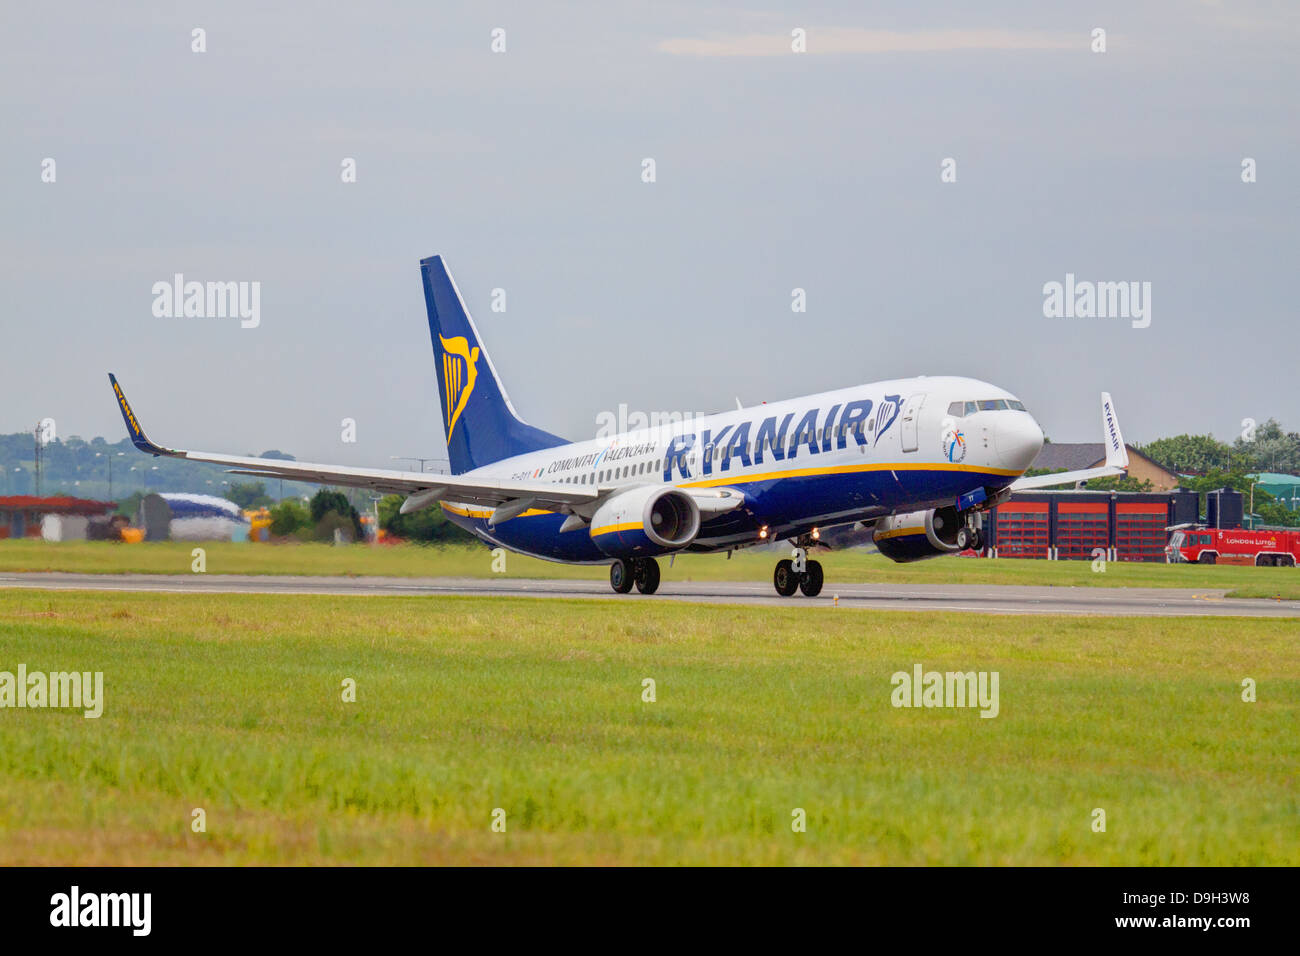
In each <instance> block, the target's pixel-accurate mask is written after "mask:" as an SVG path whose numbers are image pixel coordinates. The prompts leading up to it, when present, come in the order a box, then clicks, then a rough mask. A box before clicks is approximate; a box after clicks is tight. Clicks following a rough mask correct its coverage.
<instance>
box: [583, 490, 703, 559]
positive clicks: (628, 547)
mask: <svg viewBox="0 0 1300 956" xmlns="http://www.w3.org/2000/svg"><path fill="white" fill-rule="evenodd" d="M590 529H591V530H590V534H591V540H592V541H594V542H595V543H596V547H598V548H600V550H601V551H603V552H605V553H606V554H607V555H609V556H610V557H611V558H634V557H635V558H648V557H653V556H654V555H657V554H667V553H668V552H670V551H680V550H681V549H682V548H684V547H686V546H687V545H688V544H690V543H691V542H692V541H694V540H695V536H696V535H697V534H699V533H700V507H699V505H698V504H696V503H695V499H694V498H692V497H691V496H690V495H689V494H687V493H686V492H684V491H682V490H681V489H679V488H669V487H655V486H653V485H646V486H643V487H639V488H629V489H628V490H627V491H621V492H619V493H618V494H616V495H613V496H611V497H610V498H609V499H607V500H606V501H605V502H603V503H602V504H601V506H600V507H599V508H597V509H596V511H595V513H594V514H593V515H592V516H591V524H590Z"/></svg>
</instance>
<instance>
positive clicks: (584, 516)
mask: <svg viewBox="0 0 1300 956" xmlns="http://www.w3.org/2000/svg"><path fill="white" fill-rule="evenodd" d="M420 265H421V271H422V273H423V277H424V298H425V302H426V304H427V306H428V312H429V332H430V335H431V337H432V340H433V352H434V358H435V362H434V365H435V368H436V370H437V375H438V386H439V394H440V395H441V399H442V401H441V404H442V413H443V426H444V428H445V429H446V439H447V450H448V455H449V457H450V461H451V474H449V475H431V474H416V473H414V472H405V471H394V470H382V469H369V468H350V467H345V466H340V465H316V464H310V463H307V462H298V461H280V460H276V459H267V458H242V457H237V456H233V455H220V454H213V453H209V452H196V451H180V450H177V449H173V448H164V447H162V446H160V445H156V444H154V443H153V442H151V441H150V440H149V439H148V438H147V437H145V433H144V430H143V429H142V428H141V426H140V422H139V420H138V419H137V418H136V416H135V414H134V413H133V412H132V410H131V406H130V405H129V404H128V403H127V400H126V396H125V395H124V394H123V392H122V388H121V386H120V385H119V384H118V382H117V379H116V377H115V376H113V375H112V374H110V375H109V381H110V382H111V383H112V386H113V391H114V393H115V395H116V397H117V401H118V404H119V406H120V407H121V410H122V417H123V419H124V420H125V421H126V427H127V431H128V433H129V434H130V436H131V440H132V441H133V442H134V443H135V446H136V447H137V448H139V449H140V450H141V451H144V452H148V453H149V454H151V455H166V456H168V457H171V458H186V459H190V460H192V461H205V462H212V463H215V464H219V465H226V466H229V469H230V471H231V472H232V473H233V474H238V475H253V476H256V477H259V478H288V479H292V480H297V481H308V482H315V483H318V484H327V485H339V486H349V487H354V488H366V489H370V490H372V491H377V492H384V493H397V494H401V495H405V496H406V500H405V502H404V503H403V504H402V508H401V510H402V512H403V513H408V512H411V511H414V510H417V509H420V508H425V507H428V506H429V505H431V504H434V503H435V502H436V503H437V504H438V505H440V506H441V507H442V508H443V510H444V511H445V512H446V513H447V516H448V517H449V518H450V519H451V520H452V521H454V522H456V523H457V524H458V525H460V526H462V527H464V528H466V529H468V530H469V531H470V532H472V533H473V534H475V535H476V536H478V537H479V538H480V539H482V540H483V541H485V542H487V543H488V544H489V545H491V546H494V547H496V546H500V547H503V548H509V549H510V550H512V551H517V552H521V553H523V554H529V555H533V556H535V557H539V558H546V559H548V560H551V561H563V562H571V563H583V564H602V563H608V564H610V572H609V583H610V585H611V586H612V587H613V588H614V590H615V591H617V592H619V593H627V592H628V591H630V590H631V589H632V587H633V585H635V586H636V587H637V588H638V589H639V590H640V591H641V592H642V593H644V594H652V593H654V591H655V589H656V588H657V587H658V586H659V564H658V562H657V561H656V558H657V557H660V556H664V555H673V554H677V553H679V552H716V551H731V550H734V549H737V548H745V547H750V546H752V545H756V544H760V543H763V542H773V541H783V540H788V541H789V542H790V543H791V544H792V546H793V550H792V551H791V558H789V559H785V560H782V561H779V562H778V563H777V565H776V571H775V574H774V575H773V583H774V585H775V586H776V590H777V593H778V594H780V595H782V596H786V597H788V596H790V595H792V594H794V592H795V591H796V590H801V591H802V592H803V593H804V594H805V595H807V596H809V597H813V596H816V595H817V594H818V593H820V591H821V588H822V567H821V564H820V563H819V562H817V561H814V560H809V559H808V558H807V550H808V549H809V548H810V547H812V546H813V545H815V544H816V543H818V542H819V540H820V538H821V536H822V533H823V532H824V531H826V530H827V529H840V530H841V531H849V532H850V533H849V534H847V535H845V534H841V533H837V534H836V535H835V537H836V539H837V540H844V539H846V538H847V539H848V540H861V541H863V542H864V543H865V542H866V541H868V540H874V542H875V545H876V547H877V548H879V550H880V551H881V553H883V554H885V555H887V556H889V557H890V558H892V559H894V560H895V561H915V560H917V559H920V558H930V557H935V556H938V555H943V554H951V553H955V552H958V551H962V550H965V549H967V548H976V549H978V548H979V547H980V546H981V545H982V543H983V542H982V541H981V536H982V531H981V527H982V520H981V515H982V513H983V512H984V511H985V510H987V509H988V508H989V507H991V506H992V505H994V504H996V503H997V502H998V501H1000V500H1002V499H1004V498H1006V497H1007V496H1008V495H1009V494H1010V493H1011V492H1012V491H1019V490H1023V489H1026V488H1041V487H1048V486H1051V485H1059V484H1065V483H1075V482H1079V481H1086V480H1088V479H1090V478H1098V477H1102V476H1106V475H1118V474H1123V473H1124V472H1125V470H1126V469H1127V467H1128V455H1127V453H1126V451H1125V446H1124V439H1123V436H1122V435H1121V434H1120V430H1119V422H1118V420H1117V419H1116V416H1115V410H1114V407H1113V405H1112V403H1111V400H1110V396H1109V395H1108V394H1106V393H1102V428H1103V431H1104V434H1105V437H1106V450H1107V451H1106V463H1105V465H1104V466H1103V467H1098V468H1093V469H1088V470H1085V471H1077V472H1068V473H1064V474H1053V475H1043V476H1038V477H1033V478H1026V477H1023V475H1024V472H1025V470H1026V469H1027V468H1028V467H1029V465H1030V463H1031V462H1033V460H1034V458H1035V457H1036V456H1037V455H1038V452H1039V449H1040V448H1041V447H1042V444H1043V433H1042V431H1041V430H1040V429H1039V427H1038V423H1037V422H1036V421H1034V418H1033V416H1032V415H1030V413H1029V412H1028V411H1027V410H1026V409H1025V406H1024V405H1023V404H1021V402H1020V401H1019V400H1018V399H1017V398H1016V397H1015V396H1014V395H1012V394H1011V393H1010V392H1007V391H1005V390H1004V389H1001V388H998V387H997V386H995V385H989V384H988V383H986V382H980V381H976V380H975V379H969V378H947V377H942V378H941V377H934V378H930V377H924V376H923V377H919V378H908V379H896V380H893V381H888V382H874V383H872V384H869V385H858V386H854V387H852V388H844V389H839V390H836V391H832V392H822V393H820V394H817V395H809V396H807V397H804V398H792V399H788V400H786V401H780V402H773V403H771V404H764V405H759V406H757V407H754V408H743V409H738V410H736V411H731V412H723V413H721V414H718V415H712V416H708V417H704V418H700V419H696V420H694V421H690V422H686V423H682V424H678V425H674V426H668V427H661V428H654V429H647V430H643V431H634V432H626V433H623V434H619V435H615V436H613V437H612V438H595V439H590V440H588V441H580V442H568V441H565V440H564V439H563V438H559V437H558V436H556V435H551V434H549V433H547V432H544V431H542V430H541V429H539V428H534V427H533V426H532V425H529V424H527V423H526V422H524V421H523V420H522V419H521V418H520V417H519V415H518V414H517V413H516V412H515V409H514V406H513V405H511V404H510V399H509V398H508V397H507V395H506V390H505V386H504V385H503V384H502V382H501V379H500V377H499V376H498V375H497V372H496V369H495V368H494V367H493V366H492V359H491V358H490V357H489V355H488V353H487V349H486V348H485V347H484V345H483V341H482V339H481V338H480V337H479V334H478V330H477V329H476V328H475V327H474V322H473V320H472V319H471V318H470V316H469V312H468V310H467V309H466V308H465V302H464V300H463V299H462V298H461V296H460V292H459V290H457V288H456V284H455V282H454V281H453V280H452V278H451V274H450V273H449V272H448V271H447V267H446V264H445V263H444V262H443V260H442V258H441V257H440V256H433V257H432V258H429V259H425V260H423V261H422V262H421V263H420Z"/></svg>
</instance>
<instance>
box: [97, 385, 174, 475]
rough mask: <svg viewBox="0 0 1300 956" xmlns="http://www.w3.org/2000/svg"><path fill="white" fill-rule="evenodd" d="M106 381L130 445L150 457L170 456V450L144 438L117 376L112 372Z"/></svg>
mask: <svg viewBox="0 0 1300 956" xmlns="http://www.w3.org/2000/svg"><path fill="white" fill-rule="evenodd" d="M108 380H109V382H110V383H111V384H112V386H113V394H114V395H116V396H117V404H118V407H119V408H121V410H122V421H124V422H126V433H127V436H128V437H129V438H130V439H131V444H133V445H135V447H136V448H139V449H140V450H141V451H143V452H148V453H149V454H150V455H155V456H157V455H170V454H172V451H171V449H168V448H163V447H162V446H161V445H155V444H154V443H153V442H151V441H150V440H149V439H148V437H146V436H145V433H144V429H143V428H141V427H140V422H139V420H138V419H137V418H136V417H135V412H133V411H131V405H130V403H129V402H128V401H127V400H126V393H125V392H123V391H122V386H121V385H119V384H117V376H116V375H114V374H113V373H112V372H109V373H108Z"/></svg>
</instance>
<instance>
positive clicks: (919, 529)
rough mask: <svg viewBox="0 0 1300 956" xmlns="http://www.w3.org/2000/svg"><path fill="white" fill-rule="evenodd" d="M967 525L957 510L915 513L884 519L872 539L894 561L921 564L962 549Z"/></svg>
mask: <svg viewBox="0 0 1300 956" xmlns="http://www.w3.org/2000/svg"><path fill="white" fill-rule="evenodd" d="M965 526H966V521H965V518H964V516H963V515H961V514H959V513H958V511H957V509H956V508H953V507H948V508H936V509H933V510H930V511H911V512H908V513H907V514H898V515H890V516H889V517H887V518H881V519H880V520H879V521H877V522H876V530H875V533H874V534H873V535H872V540H873V541H875V544H876V548H877V550H879V551H880V553H881V554H883V555H884V556H885V557H887V558H889V559H890V560H891V561H898V562H900V563H902V562H906V561H920V560H922V559H924V558H937V557H939V556H940V555H941V554H955V553H956V552H958V551H960V550H962V548H961V546H960V545H958V543H957V535H958V533H959V532H960V531H961V530H962V529H963V528H964V527H965Z"/></svg>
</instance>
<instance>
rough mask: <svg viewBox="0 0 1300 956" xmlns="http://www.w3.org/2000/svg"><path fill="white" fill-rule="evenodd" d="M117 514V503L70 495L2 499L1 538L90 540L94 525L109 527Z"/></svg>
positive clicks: (8, 497)
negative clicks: (109, 520) (110, 517)
mask: <svg viewBox="0 0 1300 956" xmlns="http://www.w3.org/2000/svg"><path fill="white" fill-rule="evenodd" d="M116 510H117V503H116V502H114V501H91V500H90V499H88V498H72V497H69V496H67V495H54V496H46V497H37V496H36V495H9V496H7V497H0V538H40V537H44V538H46V539H47V540H53V541H72V540H79V539H83V538H86V537H88V536H89V534H90V529H91V526H92V524H93V523H98V524H104V523H106V522H107V521H108V517H109V515H111V514H112V513H113V512H114V511H116Z"/></svg>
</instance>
